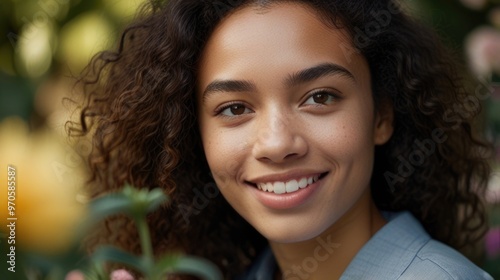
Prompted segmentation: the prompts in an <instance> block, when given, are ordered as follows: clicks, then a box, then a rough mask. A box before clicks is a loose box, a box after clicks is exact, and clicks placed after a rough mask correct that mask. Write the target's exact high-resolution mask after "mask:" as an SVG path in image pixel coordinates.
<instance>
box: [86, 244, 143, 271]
mask: <svg viewBox="0 0 500 280" xmlns="http://www.w3.org/2000/svg"><path fill="white" fill-rule="evenodd" d="M92 260H93V261H95V262H97V263H103V262H114V263H120V264H124V265H127V266H129V267H132V268H134V269H137V270H139V271H141V272H142V273H147V271H146V270H147V269H146V268H145V265H144V263H143V262H142V260H141V259H140V258H138V257H137V256H134V255H132V254H129V253H127V252H125V251H123V250H120V249H118V248H115V247H112V246H103V247H100V248H99V249H97V250H96V251H95V253H94V254H93V255H92Z"/></svg>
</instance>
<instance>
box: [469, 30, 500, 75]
mask: <svg viewBox="0 0 500 280" xmlns="http://www.w3.org/2000/svg"><path fill="white" fill-rule="evenodd" d="M465 47H466V50H467V55H468V58H469V64H470V67H471V69H472V71H473V72H474V73H476V74H477V75H480V76H489V75H491V73H492V72H493V71H495V72H497V73H500V31H498V30H496V29H494V28H492V27H479V28H478V29H476V30H474V31H472V33H471V34H469V36H468V37H467V39H466V42H465Z"/></svg>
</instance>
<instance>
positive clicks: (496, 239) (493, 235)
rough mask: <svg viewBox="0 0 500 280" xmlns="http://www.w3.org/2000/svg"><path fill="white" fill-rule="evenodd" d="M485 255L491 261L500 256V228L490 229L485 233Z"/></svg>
mask: <svg viewBox="0 0 500 280" xmlns="http://www.w3.org/2000/svg"><path fill="white" fill-rule="evenodd" d="M485 245H486V254H487V255H488V258H490V259H493V258H495V257H496V256H498V255H500V227H496V228H492V229H490V230H489V231H488V233H486V244H485Z"/></svg>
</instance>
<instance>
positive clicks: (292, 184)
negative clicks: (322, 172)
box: [257, 175, 319, 194]
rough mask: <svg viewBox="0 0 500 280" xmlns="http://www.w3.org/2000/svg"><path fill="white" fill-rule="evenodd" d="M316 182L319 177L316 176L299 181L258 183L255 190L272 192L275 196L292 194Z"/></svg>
mask: <svg viewBox="0 0 500 280" xmlns="http://www.w3.org/2000/svg"><path fill="white" fill-rule="evenodd" d="M318 180H319V175H316V176H312V177H308V178H306V177H304V178H301V179H300V180H290V181H288V182H274V183H270V182H269V183H258V184H257V188H258V189H259V190H262V191H265V192H274V193H275V194H283V193H293V192H296V191H298V190H299V189H303V188H306V187H307V186H309V185H311V184H312V183H315V182H317V181H318Z"/></svg>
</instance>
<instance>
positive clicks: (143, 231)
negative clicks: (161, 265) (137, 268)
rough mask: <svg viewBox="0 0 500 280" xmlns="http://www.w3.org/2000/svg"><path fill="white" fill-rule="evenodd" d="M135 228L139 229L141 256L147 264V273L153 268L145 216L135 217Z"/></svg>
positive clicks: (151, 248) (151, 249)
mask: <svg viewBox="0 0 500 280" xmlns="http://www.w3.org/2000/svg"><path fill="white" fill-rule="evenodd" d="M135 220H136V223H137V229H138V230H139V238H140V239H141V248H142V256H143V259H144V261H145V264H146V266H147V271H148V274H149V273H151V272H152V268H153V247H152V245H151V237H150V235H149V227H148V223H147V222H146V219H145V217H136V219H135Z"/></svg>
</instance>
